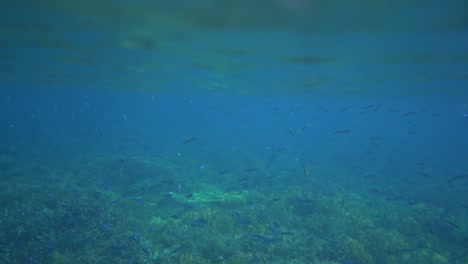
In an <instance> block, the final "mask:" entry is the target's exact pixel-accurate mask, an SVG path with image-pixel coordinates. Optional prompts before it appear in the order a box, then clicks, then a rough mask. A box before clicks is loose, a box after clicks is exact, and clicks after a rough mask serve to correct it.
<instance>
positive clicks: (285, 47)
mask: <svg viewBox="0 0 468 264" xmlns="http://www.w3.org/2000/svg"><path fill="white" fill-rule="evenodd" d="M452 2H453V3H452V4H447V5H446V4H444V3H438V2H434V1H432V2H430V3H429V2H426V1H388V0H378V1H377V0H376V1H365V0H360V1H353V2H352V3H351V2H349V1H336V0H335V1H313V0H276V1H274V0H271V1H222V2H219V1H182V2H177V3H174V2H173V1H143V0H141V1H117V2H116V1H99V2H98V3H97V2H95V1H67V2H63V1H42V2H35V1H31V2H30V3H29V4H26V3H23V4H21V5H20V4H17V3H14V4H13V3H12V4H2V5H5V7H3V8H2V11H0V12H1V13H2V21H3V22H2V24H1V31H2V36H3V37H2V41H1V43H0V45H1V47H2V49H1V51H0V56H1V58H2V63H1V67H2V69H4V70H3V71H2V72H1V73H0V74H1V75H0V77H1V78H2V80H3V83H4V84H7V85H9V86H18V87H24V86H32V85H34V86H36V87H37V86H42V87H50V86H55V87H58V88H63V87H70V86H74V87H86V88H92V89H120V90H151V91H157V90H171V91H177V92H193V93H197V92H210V93H224V94H244V95H245V94H261V95H267V94H290V95H308V94H312V95H338V94H342V95H345V96H350V95H356V94H369V95H382V94H386V95H402V94H421V93H428V92H429V93H437V91H440V90H441V89H443V90H445V91H446V92H448V93H454V94H460V93H461V92H462V91H463V89H464V87H466V85H467V75H466V72H465V71H462V70H460V69H461V68H463V66H465V67H466V66H467V63H468V53H467V51H466V49H464V48H463V47H464V46H465V44H466V43H467V37H466V36H467V34H466V31H467V22H466V19H465V17H466V16H467V12H466V10H468V9H467V8H466V4H464V2H463V1H452ZM454 65H457V67H456V68H454ZM24 72H28V77H27V78H23V74H24ZM273 76H274V77H275V78H272V77H273Z"/></svg>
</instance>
